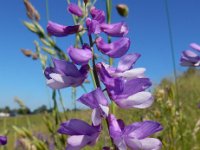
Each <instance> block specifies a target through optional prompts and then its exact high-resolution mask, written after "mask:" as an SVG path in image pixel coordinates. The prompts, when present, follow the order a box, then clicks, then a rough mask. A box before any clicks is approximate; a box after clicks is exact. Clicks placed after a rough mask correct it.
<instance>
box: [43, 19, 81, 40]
mask: <svg viewBox="0 0 200 150" xmlns="http://www.w3.org/2000/svg"><path fill="white" fill-rule="evenodd" d="M82 30H83V27H82V25H74V26H64V25H60V24H58V23H55V22H52V21H49V22H48V25H47V32H48V33H49V34H50V35H53V36H57V37H63V36H67V35H70V34H76V33H78V32H81V31H82Z"/></svg>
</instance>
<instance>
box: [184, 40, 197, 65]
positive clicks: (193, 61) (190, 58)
mask: <svg viewBox="0 0 200 150" xmlns="http://www.w3.org/2000/svg"><path fill="white" fill-rule="evenodd" d="M190 47H191V48H192V49H194V50H196V51H198V52H200V45H198V44H196V43H191V44H190ZM180 61H181V65H182V66H190V67H191V66H194V67H199V66H200V56H199V55H197V54H196V53H195V52H193V51H191V50H185V51H183V52H182V56H181V60H180Z"/></svg>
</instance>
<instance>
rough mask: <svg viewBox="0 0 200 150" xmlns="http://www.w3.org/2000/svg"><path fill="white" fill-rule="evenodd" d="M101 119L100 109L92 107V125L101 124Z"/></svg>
mask: <svg viewBox="0 0 200 150" xmlns="http://www.w3.org/2000/svg"><path fill="white" fill-rule="evenodd" d="M101 120H102V117H101V111H100V110H99V108H95V109H93V111H92V124H93V125H94V126H98V125H100V124H101Z"/></svg>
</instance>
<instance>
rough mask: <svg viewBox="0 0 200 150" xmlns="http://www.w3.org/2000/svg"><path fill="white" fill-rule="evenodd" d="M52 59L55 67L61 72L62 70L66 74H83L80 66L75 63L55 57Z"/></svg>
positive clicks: (76, 75)
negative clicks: (79, 68)
mask: <svg viewBox="0 0 200 150" xmlns="http://www.w3.org/2000/svg"><path fill="white" fill-rule="evenodd" d="M52 61H53V64H54V67H55V68H56V70H58V71H59V73H61V72H62V73H63V74H64V75H66V76H73V77H79V76H81V74H80V72H79V70H78V68H77V67H76V66H75V65H74V64H73V63H71V62H67V61H65V60H59V59H55V58H52Z"/></svg>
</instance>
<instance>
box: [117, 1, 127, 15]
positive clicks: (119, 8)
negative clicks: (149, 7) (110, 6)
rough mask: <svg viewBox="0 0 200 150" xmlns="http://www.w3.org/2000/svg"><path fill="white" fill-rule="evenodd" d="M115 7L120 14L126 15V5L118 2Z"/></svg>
mask: <svg viewBox="0 0 200 150" xmlns="http://www.w3.org/2000/svg"><path fill="white" fill-rule="evenodd" d="M116 9H117V11H118V13H119V15H120V16H122V17H127V16H128V6H127V5H125V4H118V5H117V6H116Z"/></svg>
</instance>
